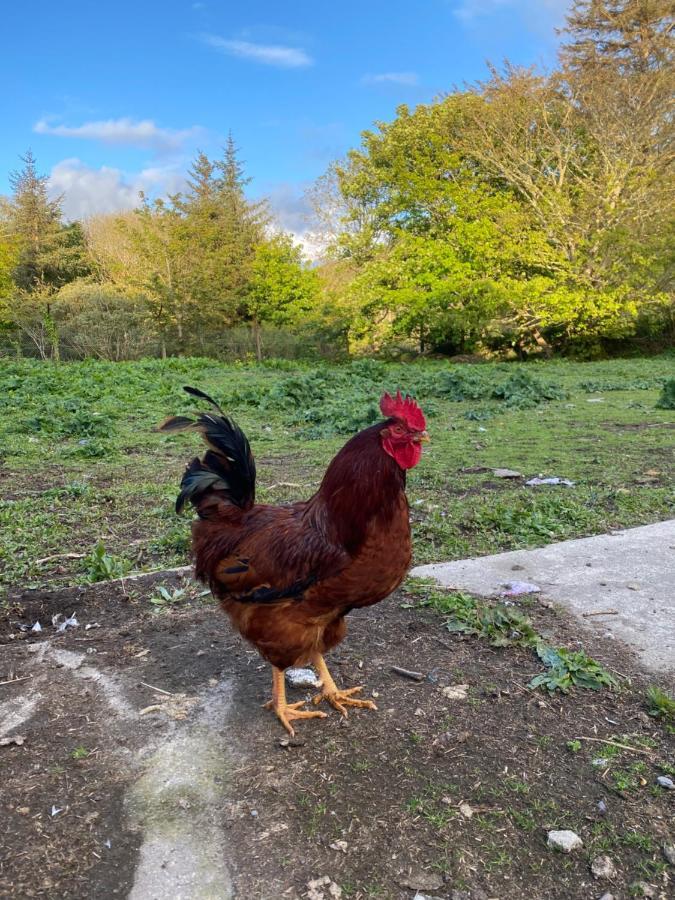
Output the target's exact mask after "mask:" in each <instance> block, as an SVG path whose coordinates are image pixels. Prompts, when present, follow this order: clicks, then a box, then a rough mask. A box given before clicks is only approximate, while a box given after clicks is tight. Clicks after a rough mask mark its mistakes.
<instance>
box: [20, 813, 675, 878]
mask: <svg viewBox="0 0 675 900" xmlns="http://www.w3.org/2000/svg"><path fill="white" fill-rule="evenodd" d="M17 812H20V810H17ZM661 849H662V850H663V855H664V857H665V858H666V859H667V860H668V862H669V863H670V864H671V866H675V844H664V845H663V847H661Z"/></svg>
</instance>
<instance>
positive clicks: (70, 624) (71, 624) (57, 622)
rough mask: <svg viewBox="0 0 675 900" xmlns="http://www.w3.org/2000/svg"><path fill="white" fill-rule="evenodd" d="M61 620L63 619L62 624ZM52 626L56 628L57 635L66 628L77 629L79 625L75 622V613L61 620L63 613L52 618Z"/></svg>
mask: <svg viewBox="0 0 675 900" xmlns="http://www.w3.org/2000/svg"><path fill="white" fill-rule="evenodd" d="M61 619H63V622H62V621H61ZM52 625H53V626H54V628H56V632H57V634H59V633H62V632H64V631H65V630H66V629H67V628H79V625H80V623H79V622H78V621H77V617H76V615H75V613H71V615H69V616H68V617H67V618H65V619H64V618H63V613H56V615H54V616H52Z"/></svg>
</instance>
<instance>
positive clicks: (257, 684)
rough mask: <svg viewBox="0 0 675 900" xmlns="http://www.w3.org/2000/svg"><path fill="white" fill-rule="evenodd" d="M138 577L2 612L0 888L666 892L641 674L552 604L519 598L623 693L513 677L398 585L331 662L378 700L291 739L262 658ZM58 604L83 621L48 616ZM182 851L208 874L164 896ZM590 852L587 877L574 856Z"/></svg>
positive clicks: (653, 729)
mask: <svg viewBox="0 0 675 900" xmlns="http://www.w3.org/2000/svg"><path fill="white" fill-rule="evenodd" d="M162 583H163V584H170V580H167V579H166V578H163V579H162ZM152 591H153V587H152V582H151V579H148V580H145V581H143V582H140V583H138V584H136V585H134V587H133V589H131V588H130V587H129V586H127V587H126V588H125V587H124V586H123V585H120V584H110V585H99V586H92V587H88V588H77V589H68V590H62V591H58V592H52V593H48V592H26V593H23V594H20V595H16V596H14V597H12V598H11V602H10V607H9V609H8V610H7V611H6V613H5V614H4V615H3V616H2V618H1V619H0V682H4V683H3V684H2V685H0V784H1V785H2V790H1V799H0V808H1V815H0V896H2V897H12V898H23V897H59V898H64V900H66V898H106V897H127V896H131V897H138V898H141V897H142V898H143V900H153V898H154V897H155V896H157V897H160V896H161V897H166V896H171V897H179V896H182V897H192V896H194V897H198V896H199V897H227V896H234V897H242V898H261V900H275V898H291V900H292V898H320V897H322V896H323V897H325V898H330V897H339V896H342V897H344V898H357V900H361V898H363V900H365V898H375V897H377V898H392V900H399V898H400V900H403V898H406V900H408V898H412V897H414V896H415V895H416V894H418V896H419V895H423V896H425V897H438V898H453V900H467V898H471V900H485V898H499V900H516V898H524V897H528V898H542V900H544V898H556V900H557V898H584V900H587V898H596V897H597V898H599V897H601V896H602V895H603V894H605V893H606V892H609V893H611V894H612V895H613V896H614V897H615V898H616V900H622V898H628V897H629V896H640V895H642V896H654V897H661V898H666V897H670V896H673V894H672V891H673V884H672V882H673V877H675V874H674V869H673V866H672V865H669V863H668V862H667V860H666V854H665V853H664V849H663V847H664V845H665V846H666V847H667V846H668V845H672V844H673V843H674V841H675V829H674V827H673V812H674V807H675V802H674V801H675V791H669V790H667V789H664V788H662V787H660V786H659V785H658V784H657V783H656V778H657V777H658V776H663V775H668V774H670V775H671V776H672V775H673V765H674V764H675V748H674V747H673V738H672V734H669V733H668V729H667V728H665V727H664V726H663V724H662V723H660V722H659V721H657V720H655V719H653V718H651V717H650V716H648V715H647V713H646V707H645V704H644V689H645V687H646V685H647V684H648V683H651V682H652V681H653V676H651V677H650V678H646V677H645V676H644V675H643V674H642V672H641V670H640V669H639V667H638V663H637V662H636V660H635V658H634V657H633V656H631V654H630V653H629V652H628V651H624V650H621V648H620V647H617V645H616V644H615V643H612V644H611V645H609V644H603V642H602V641H601V640H599V639H596V638H593V636H592V635H590V634H588V635H580V627H579V625H578V624H577V623H575V622H573V621H571V620H570V619H568V618H567V616H566V614H564V613H563V612H562V611H559V610H556V609H547V608H542V607H540V606H536V605H535V606H533V607H531V608H529V609H528V614H529V615H531V616H532V618H533V619H534V620H535V622H536V625H537V628H538V630H539V631H540V632H541V633H543V634H545V635H547V636H550V637H551V639H555V640H556V641H557V643H559V644H565V645H567V646H571V647H576V646H578V641H579V640H580V638H581V639H583V646H584V648H585V649H586V651H587V652H589V653H591V654H592V655H594V656H595V657H596V658H597V659H598V660H600V661H601V662H603V663H604V664H605V665H606V666H607V667H608V668H610V670H611V671H613V672H614V674H616V675H617V677H620V678H621V682H622V690H621V692H620V693H613V692H609V691H603V692H600V693H595V692H590V691H578V692H576V693H574V694H571V695H569V696H561V695H554V696H551V697H549V696H548V695H547V694H542V693H540V692H534V691H531V690H530V689H528V688H527V686H526V685H527V683H528V681H529V680H530V678H531V677H532V675H533V674H535V673H536V672H537V671H540V666H539V664H538V662H537V660H536V657H535V656H534V654H532V653H531V652H530V651H528V650H520V649H513V648H506V649H495V648H492V647H490V646H488V645H487V644H486V643H485V642H481V641H479V640H477V639H474V638H463V637H460V636H458V635H456V634H449V633H448V632H447V631H446V630H445V629H444V627H443V621H442V619H441V618H440V617H439V616H437V615H436V614H434V613H432V612H431V611H429V610H426V609H423V608H420V607H415V606H414V603H411V601H410V598H409V597H407V596H405V594H404V593H402V592H399V593H398V594H396V595H395V596H394V597H392V598H390V599H389V600H388V601H387V602H385V603H383V604H380V605H379V606H377V607H375V608H373V609H371V610H369V611H366V612H360V613H358V614H354V615H351V616H350V617H349V622H350V633H349V635H348V637H347V640H346V641H345V642H344V643H343V644H342V646H341V647H340V648H338V650H337V651H336V652H335V653H333V654H332V655H331V658H330V659H329V665H331V668H332V669H333V672H334V675H335V677H336V680H337V681H338V682H339V683H342V684H343V685H354V684H364V685H365V691H364V695H365V696H371V695H372V696H373V697H374V698H375V700H376V702H377V704H378V707H379V709H378V711H377V712H370V711H366V710H357V711H355V712H354V713H352V714H351V715H350V717H349V719H347V720H345V719H342V718H341V717H340V716H339V715H338V714H337V713H336V712H334V711H332V712H331V714H330V716H329V718H328V719H326V720H321V721H319V720H312V721H306V722H300V723H299V725H298V729H297V736H296V738H295V739H292V740H289V739H288V736H287V735H286V734H285V732H284V731H283V729H282V728H281V726H280V725H279V724H278V722H277V721H276V719H275V718H274V717H273V716H272V715H271V714H270V713H269V712H267V711H265V710H263V709H261V704H262V703H263V702H264V701H265V700H266V699H268V696H269V689H270V682H271V678H270V672H269V667H268V666H266V665H264V664H263V662H262V661H261V660H260V658H259V657H258V656H257V654H256V653H255V652H253V651H251V650H250V649H249V648H248V647H247V646H246V645H244V644H243V642H242V641H241V640H240V639H239V638H238V637H237V636H236V635H234V634H232V632H231V631H230V629H229V626H228V623H227V621H226V619H225V617H224V616H222V615H221V614H220V612H219V611H218V610H217V608H215V607H214V606H213V605H211V604H210V603H207V598H204V597H201V596H200V592H201V589H200V588H197V587H195V586H194V585H191V583H188V599H187V600H186V601H184V602H182V603H181V604H177V605H175V606H171V608H169V609H167V610H166V611H162V612H161V613H159V614H157V613H153V611H152V607H150V605H149V603H148V597H149V596H150V595H151V593H152ZM404 601H405V602H404ZM57 613H61V614H63V615H65V616H69V615H71V614H72V613H75V616H76V618H77V620H78V622H79V625H78V626H77V627H73V628H68V629H67V630H66V631H65V632H62V633H58V632H57V631H56V629H55V628H54V627H53V626H52V625H51V617H52V616H53V615H55V614H57ZM36 621H40V623H41V625H42V627H43V631H42V632H39V633H36V632H32V631H22V630H21V626H28V627H32V626H33V624H34V623H35V622H36ZM87 625H95V626H98V627H93V628H90V629H89V630H86V626H87ZM392 666H400V667H403V668H405V669H410V670H415V671H418V672H420V673H422V675H423V676H424V679H423V680H422V681H412V680H410V679H408V678H404V677H401V676H400V675H397V674H396V673H394V672H392ZM6 682H9V683H6ZM458 686H460V687H458ZM662 686H664V687H668V685H662ZM452 687H454V688H455V690H454V691H451V690H444V689H448V688H452ZM291 693H293V692H291ZM295 693H296V694H297V697H298V699H300V698H301V697H302V696H304V694H305V693H306V694H307V695H308V696H309V693H310V692H309V691H298V690H296V691H295ZM293 699H295V698H293ZM575 741H576V743H572V744H570V745H568V742H575ZM604 741H610V742H612V743H603V742H604ZM209 742H210V744H209V748H210V749H209V750H208V753H206V752H205V753H204V754H203V755H202V754H201V750H200V747H203V746H205V745H206V744H207V743H209ZM617 745H621V746H617ZM214 746H215V748H216V750H215V751H214ZM177 747H182V748H183V751H184V750H185V747H188V748H192V749H189V752H190V753H191V754H193V758H192V763H190V762H189V763H188V766H187V770H188V776H189V771H190V765H191V764H193V765H194V771H195V776H194V779H193V781H194V783H191V779H190V778H189V777H187V778H184V779H183V780H181V779H180V778H179V777H178V775H179V774H180V772H179V770H180V767H181V766H183V767H184V766H185V761H184V756H185V753H184V752H183V751H181V752H183V762H180V761H177V762H176V763H175V773H177V774H176V778H173V775H172V773H173V772H174V770H173V769H172V765H173V763H172V760H174V759H175V760H179V756H180V754H179V753H178V751H177V750H176V748H177ZM167 748H173V750H172V751H171V752H172V753H174V756H171V755H169V756H167V752H168V751H167ZM626 748H628V749H626ZM221 750H222V757H221V754H220V752H219V751H221ZM176 754H177V755H176ZM215 757H217V759H215ZM167 759H168V763H167ZM218 760H220V762H219V761H218ZM167 766H168V768H167ZM163 767H165V768H163ZM165 769H166V772H165ZM153 775H155V776H157V778H156V779H155V780H156V781H157V780H159V781H162V782H163V785H162V788H161V790H160V792H159V793H157V792H155V793H154V794H153V793H152V789H151V788H149V787H148V786H147V779H148V778H152V776H153ZM169 788H170V790H169ZM565 828H569V829H572V830H574V831H575V832H576V833H577V834H578V835H579V836H580V837H581V839H582V840H583V844H584V845H583V847H582V848H581V849H579V850H576V851H574V852H573V853H571V854H561V853H558V852H554V851H553V850H551V849H549V848H548V847H547V845H546V836H547V832H548V830H550V829H565ZM172 842H173V843H172ZM186 842H187V843H186ZM160 845H161V846H160ZM207 845H208V846H207ZM158 846H160V850H159V851H157V852H155V851H156V850H157V847H158ZM214 846H215V847H216V851H214V850H213V848H214ZM171 847H173V848H174V849H173V850H171ZM186 847H187V848H188V849H187V850H185V851H184V852H182V851H181V848H186ZM209 847H210V849H209ZM153 848H154V850H153ZM162 848H163V849H162ZM167 848H168V849H167ZM205 848H206V849H205ZM202 850H204V854H203V857H204V858H201V857H199V854H200V853H201V852H202ZM207 850H208V852H207ZM151 851H152V852H151ZM153 852H155V855H154V856H153ZM214 852H215V853H216V855H218V856H219V859H218V860H214V859H213V858H212V857H213V853H214ZM157 853H159V856H158V855H157ZM162 853H164V854H165V857H164V858H163V861H160V862H158V860H160V859H162V857H161V854H162ZM171 853H173V857H171ZM189 853H194V854H195V859H196V862H194V865H193V863H192V861H191V862H190V866H188V868H190V867H192V869H199V870H200V871H201V872H202V874H204V873H206V874H205V876H204V877H206V879H207V880H208V879H209V878H210V879H211V882H209V883H210V884H211V887H210V888H209V890H208V891H207V890H203V891H202V893H190V889H189V888H185V891H183V888H181V889H180V890H178V889H177V888H175V889H174V890H173V892H172V891H171V890H169V891H167V888H166V885H167V883H171V878H172V877H174V876H173V875H172V866H173V865H175V866H176V867H177V868H176V872H177V873H178V874H177V875H176V876H175V878H176V879H180V877H183V876H181V875H180V867H181V860H183V861H184V858H185V854H189ZM209 853H211V857H209ZM603 854H606V855H608V856H609V857H610V858H611V860H612V862H613V864H614V867H615V872H614V874H613V875H611V877H610V878H608V879H604V880H603V879H596V878H595V877H594V876H593V875H592V874H591V870H590V863H591V862H592V860H593V859H595V858H596V857H598V856H600V855H603ZM198 857H199V858H198ZM207 857H208V859H207ZM221 863H222V868H219V865H220V864H221ZM153 866H155V867H156V871H154V872H153ZM209 867H210V868H209ZM184 868H185V867H184ZM160 870H161V871H160ZM148 873H149V875H148ZM183 874H184V876H185V877H186V878H188V880H189V878H190V877H192V875H191V873H190V872H188V873H187V874H185V873H183ZM324 876H326V880H325V882H324V883H323V884H322V885H319V886H317V887H315V888H310V887H308V885H309V883H310V882H312V881H313V880H316V879H321V878H323V877H324ZM148 877H149V878H150V880H149V881H147V880H146V881H145V882H143V881H142V879H143V878H146V879H147V878H148ZM153 879H154V880H153ZM162 879H164V881H162ZM167 879H168V882H167ZM329 882H332V884H333V885H337V886H339V889H340V891H341V894H340V892H339V891H338V888H337V887H334V886H332V885H331V884H329ZM174 883H175V884H177V883H178V881H175V882H174ZM148 885H150V886H149V887H148ZM218 885H220V887H218ZM230 885H231V887H230ZM312 892H313V893H312ZM331 892H332V893H331Z"/></svg>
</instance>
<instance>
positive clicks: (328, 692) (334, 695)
mask: <svg viewBox="0 0 675 900" xmlns="http://www.w3.org/2000/svg"><path fill="white" fill-rule="evenodd" d="M312 662H313V663H314V668H315V669H316V674H317V675H318V676H319V678H320V679H321V686H322V690H321V693H320V694H317V695H316V697H314V703H321V701H322V700H328V702H329V703H330V705H331V706H333V707H334V708H335V709H337V711H338V712H341V713H342V715H343V716H346V715H347V709H346V707H348V706H360V707H362V708H363V709H377V706H375V704H374V703H373V701H372V700H357V699H355V698H353V697H352V694H358V692H359V691H362V690H363V688H362V687H353V688H348V689H347V690H346V691H341V690H340V689H339V688H338V686H337V685H336V684H335V682H334V681H333V676H332V675H331V674H330V672H329V671H328V666H327V665H326V662H325V660H324V658H323V656H322V655H321V654H320V653H316V654H315V655H314V658H313V660H312Z"/></svg>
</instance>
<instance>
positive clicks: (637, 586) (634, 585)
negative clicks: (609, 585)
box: [626, 581, 642, 591]
mask: <svg viewBox="0 0 675 900" xmlns="http://www.w3.org/2000/svg"><path fill="white" fill-rule="evenodd" d="M626 587H627V588H628V590H629V591H640V590H642V585H641V584H638V582H637V581H629V582H627V583H626Z"/></svg>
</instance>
